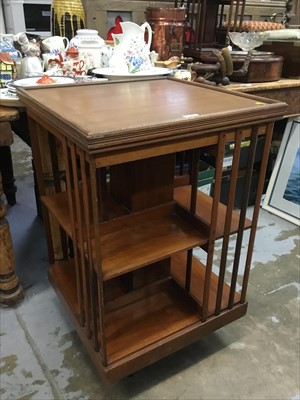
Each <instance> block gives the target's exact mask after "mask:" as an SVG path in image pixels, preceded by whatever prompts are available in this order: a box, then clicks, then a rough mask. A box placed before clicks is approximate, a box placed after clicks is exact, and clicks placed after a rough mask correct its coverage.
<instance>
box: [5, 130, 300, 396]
mask: <svg viewBox="0 0 300 400" xmlns="http://www.w3.org/2000/svg"><path fill="white" fill-rule="evenodd" d="M12 151H13V156H14V167H15V176H16V180H17V181H16V183H17V186H18V191H17V204H16V205H15V206H13V207H11V208H9V209H8V215H7V218H8V220H9V222H10V227H11V232H12V237H13V243H14V249H15V256H16V271H17V274H18V276H19V278H20V281H21V283H22V286H23V288H24V295H25V298H24V300H23V302H22V303H20V304H19V305H18V306H16V307H15V308H12V309H1V321H0V322H1V327H0V329H1V333H0V340H1V354H0V355H1V358H0V374H1V375H0V398H1V400H6V399H11V400H16V399H20V400H21V399H22V400H29V399H35V400H43V399H46V400H52V399H55V400H58V399H70V400H77V399H78V400H79V399H80V400H88V399H90V400H100V399H172V400H173V399H191V400H192V399H203V400H206V399H224V400H225V399H226V400H227V399H228V400H229V399H247V400H248V399H255V400H260V399H269V400H286V399H288V400H299V399H300V378H299V376H300V370H299V369H300V368H299V367H300V364H299V363H300V361H299V360H300V357H299V346H300V337H299V321H300V295H299V290H300V279H299V278H300V277H299V269H300V267H299V259H300V257H299V228H297V227H296V226H295V225H293V224H291V223H289V222H287V221H285V220H283V219H280V218H278V217H276V216H274V215H272V214H269V213H268V212H266V211H264V210H261V214H260V219H259V227H258V230H257V239H256V245H255V250H254V255H253V263H252V271H251V275H250V283H249V288H248V301H249V308H248V313H247V315H246V316H245V317H243V318H242V319H240V320H238V321H235V322H234V323H232V324H230V325H228V326H226V327H224V328H222V329H221V330H219V331H217V332H215V333H213V334H211V335H210V336H208V337H206V338H204V339H202V340H200V341H199V342H197V343H195V344H193V345H191V346H189V347H187V348H186V349H184V350H182V351H179V352H177V353H176V354H173V355H171V356H169V357H167V358H165V359H163V360H161V361H159V362H157V363H155V364H154V365H152V366H149V367H147V368H145V369H144V370H141V371H140V372H137V373H135V374H134V375H132V376H129V377H127V378H125V379H123V380H122V381H120V382H118V383H115V384H108V383H106V382H105V381H104V380H103V379H102V378H100V377H99V375H98V374H97V372H96V370H95V368H94V367H93V365H92V363H91V361H90V360H89V358H88V356H87V353H86V352H85V350H84V348H83V346H82V345H81V342H80V340H79V338H78V337H77V334H76V332H75V331H74V329H73V327H72V324H71V322H70V321H69V319H68V317H67V315H66V314H65V312H64V309H63V307H62V305H61V304H60V302H59V300H58V298H57V297H56V295H55V293H54V291H53V289H52V288H51V286H50V285H49V282H48V279H47V265H48V261H47V249H46V242H45V237H44V232H43V225H42V222H41V221H40V219H39V218H38V217H37V214H36V206H35V198H34V191H33V178H32V170H31V153H30V149H29V148H28V147H27V146H26V145H25V144H24V143H23V142H21V141H20V139H18V137H16V138H15V143H14V145H13V146H12Z"/></svg>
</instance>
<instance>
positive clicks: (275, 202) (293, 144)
mask: <svg viewBox="0 0 300 400" xmlns="http://www.w3.org/2000/svg"><path fill="white" fill-rule="evenodd" d="M262 208H263V209H265V210H267V211H270V212H271V213H273V214H276V215H278V216H279V217H282V218H284V219H286V220H288V221H290V222H292V223H294V224H296V225H299V226H300V116H298V117H294V118H290V119H289V120H288V122H287V125H286V129H285V131H284V135H283V138H282V142H281V145H280V148H279V152H278V155H277V158H276V162H275V166H274V169H273V172H272V175H271V179H270V182H269V185H268V188H267V193H266V196H265V199H264V202H263V206H262Z"/></svg>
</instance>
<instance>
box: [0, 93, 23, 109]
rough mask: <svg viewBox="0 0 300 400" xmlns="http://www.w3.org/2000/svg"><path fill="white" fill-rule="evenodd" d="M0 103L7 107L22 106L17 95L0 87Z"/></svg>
mask: <svg viewBox="0 0 300 400" xmlns="http://www.w3.org/2000/svg"><path fill="white" fill-rule="evenodd" d="M0 105H1V106H8V107H24V104H23V103H22V102H21V101H20V99H19V97H18V96H17V95H16V94H15V93H12V92H11V91H9V90H8V89H0Z"/></svg>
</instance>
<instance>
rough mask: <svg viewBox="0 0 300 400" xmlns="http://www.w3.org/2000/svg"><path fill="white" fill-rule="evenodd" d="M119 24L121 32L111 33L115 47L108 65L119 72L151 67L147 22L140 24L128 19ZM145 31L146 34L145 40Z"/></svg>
mask: <svg viewBox="0 0 300 400" xmlns="http://www.w3.org/2000/svg"><path fill="white" fill-rule="evenodd" d="M120 24H121V27H122V32H123V33H119V34H112V36H113V39H114V45H115V47H114V53H113V55H112V57H111V58H110V60H109V66H110V67H111V68H114V69H115V70H118V71H120V72H129V73H135V72H138V71H145V70H149V69H151V68H152V63H151V60H150V46H151V41H152V30H151V27H150V25H149V24H148V22H145V23H144V24H142V25H141V26H139V25H137V24H135V23H134V22H130V21H125V22H121V23H120ZM146 31H147V34H148V38H147V42H145V32H146Z"/></svg>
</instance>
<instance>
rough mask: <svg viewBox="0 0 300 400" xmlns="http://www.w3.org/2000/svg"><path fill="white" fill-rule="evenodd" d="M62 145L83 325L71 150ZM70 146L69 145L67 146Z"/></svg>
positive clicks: (80, 317) (80, 319)
mask: <svg viewBox="0 0 300 400" xmlns="http://www.w3.org/2000/svg"><path fill="white" fill-rule="evenodd" d="M62 145H63V155H64V160H65V168H66V183H67V193H68V205H69V209H70V216H71V223H72V241H73V244H74V245H73V252H74V264H75V274H76V289H77V300H78V306H79V322H80V324H81V325H83V324H84V318H83V304H82V286H81V274H80V266H79V256H78V247H77V243H78V242H77V240H78V233H77V229H76V219H77V218H76V203H75V195H74V190H73V189H74V185H73V182H74V172H73V168H72V160H71V150H70V147H69V146H68V143H67V140H64V141H63V142H62ZM69 145H70V144H69Z"/></svg>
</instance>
